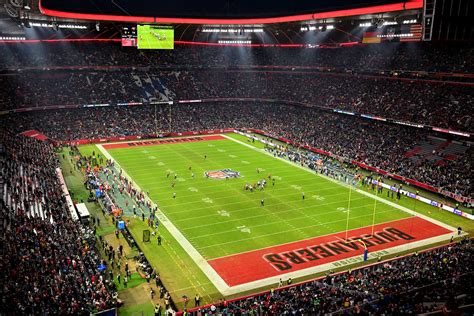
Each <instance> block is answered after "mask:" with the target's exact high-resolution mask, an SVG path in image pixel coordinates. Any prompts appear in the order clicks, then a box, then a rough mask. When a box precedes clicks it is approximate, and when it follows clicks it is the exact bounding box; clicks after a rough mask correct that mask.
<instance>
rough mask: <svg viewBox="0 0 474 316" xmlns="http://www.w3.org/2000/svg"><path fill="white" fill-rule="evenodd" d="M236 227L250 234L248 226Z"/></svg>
mask: <svg viewBox="0 0 474 316" xmlns="http://www.w3.org/2000/svg"><path fill="white" fill-rule="evenodd" d="M236 228H237V229H238V230H240V231H241V232H242V233H246V234H250V228H248V227H246V226H245V225H242V226H237V227H236Z"/></svg>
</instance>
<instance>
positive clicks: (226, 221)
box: [175, 204, 393, 238]
mask: <svg viewBox="0 0 474 316" xmlns="http://www.w3.org/2000/svg"><path fill="white" fill-rule="evenodd" d="M367 206H371V204H366V205H360V206H356V207H351V211H352V210H354V209H359V208H363V207H367ZM308 208H311V206H308V207H301V208H296V209H291V210H286V211H281V212H274V213H275V214H283V213H294V212H297V211H301V210H302V209H308ZM245 210H249V209H245ZM391 211H392V212H393V210H391ZM341 212H342V211H337V210H336V211H330V212H323V213H317V214H315V215H305V216H299V217H292V218H291V219H285V221H293V220H299V219H302V218H304V217H307V218H310V219H312V220H314V218H316V217H320V216H321V215H327V214H340V213H341ZM233 213H234V212H232V214H233ZM371 215H372V213H371ZM209 216H216V214H212V215H209ZM264 216H267V215H266V214H261V215H255V216H248V217H240V218H237V219H232V220H223V221H219V222H214V223H210V224H205V225H198V226H192V227H188V228H184V229H182V230H183V231H187V230H194V229H197V228H204V227H209V226H213V225H222V224H227V223H232V222H235V221H238V220H249V219H254V218H259V217H264ZM206 217H207V216H206ZM344 218H345V215H344ZM193 219H195V218H193ZM186 220H189V219H186ZM181 221H182V220H181ZM175 222H177V221H175ZM270 224H271V223H267V224H265V225H270ZM272 224H274V223H272ZM265 225H254V226H249V227H250V228H251V227H260V226H265ZM196 237H197V238H199V237H200V236H196Z"/></svg>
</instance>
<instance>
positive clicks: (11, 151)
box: [0, 129, 115, 315]
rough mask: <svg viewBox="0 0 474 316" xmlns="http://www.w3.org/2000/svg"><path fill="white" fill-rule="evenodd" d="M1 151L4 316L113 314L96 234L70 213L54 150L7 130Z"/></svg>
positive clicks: (1, 290) (1, 292)
mask: <svg viewBox="0 0 474 316" xmlns="http://www.w3.org/2000/svg"><path fill="white" fill-rule="evenodd" d="M0 143H1V144H2V145H3V148H5V154H4V155H3V156H2V157H1V158H0V169H1V170H2V172H1V175H2V177H1V181H0V184H1V190H0V193H1V195H0V217H1V219H2V226H1V227H2V229H1V235H0V238H1V243H2V247H3V249H2V260H1V263H0V266H1V268H2V271H3V273H2V274H1V276H0V283H1V284H2V286H1V288H0V296H1V297H2V304H0V306H1V307H0V313H2V314H5V315H44V314H50V315H66V314H67V315H73V314H74V315H78V314H82V315H83V314H89V312H97V311H101V310H105V309H108V308H110V307H113V306H115V301H114V299H113V297H112V294H111V292H110V291H109V289H108V286H107V281H106V280H105V278H104V276H103V275H101V274H100V273H99V271H98V270H97V267H98V265H99V263H100V256H99V254H98V252H97V251H96V249H95V246H94V244H95V238H94V237H93V232H92V230H90V229H88V228H82V227H81V226H80V225H79V224H78V223H77V222H75V221H73V220H72V219H71V217H70V215H69V213H68V211H67V207H66V204H65V200H64V197H63V195H62V192H61V188H60V185H59V181H58V178H57V176H56V173H55V168H56V167H57V166H58V162H57V158H56V156H55V153H54V150H53V148H52V146H50V145H48V144H45V143H42V142H39V141H37V140H34V139H32V138H27V137H22V136H20V137H18V136H15V135H13V134H10V133H9V132H8V131H5V130H3V129H2V133H1V138H0ZM6 302H8V304H6Z"/></svg>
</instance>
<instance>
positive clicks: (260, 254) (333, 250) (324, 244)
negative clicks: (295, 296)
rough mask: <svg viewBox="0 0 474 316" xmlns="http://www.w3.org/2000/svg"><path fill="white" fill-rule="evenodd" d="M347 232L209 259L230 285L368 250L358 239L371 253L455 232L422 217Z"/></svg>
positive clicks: (351, 255)
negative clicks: (346, 236)
mask: <svg viewBox="0 0 474 316" xmlns="http://www.w3.org/2000/svg"><path fill="white" fill-rule="evenodd" d="M371 233H372V227H364V228H358V229H354V230H350V231H349V234H348V237H349V238H348V239H349V240H350V242H345V240H344V239H345V232H340V233H337V234H331V235H326V236H321V237H316V238H311V239H307V240H302V241H297V242H292V243H289V244H284V245H280V246H275V247H271V248H264V249H259V250H255V251H250V252H245V253H241V254H236V255H231V256H227V257H222V258H217V259H214V260H211V261H209V264H210V265H211V266H212V267H213V268H214V270H216V272H217V273H218V274H219V275H220V276H221V277H222V279H223V280H224V281H225V282H226V283H227V285H229V286H235V285H240V284H244V283H248V282H252V281H257V280H261V279H265V278H268V277H273V276H277V275H280V274H285V273H289V272H294V271H298V270H302V269H306V268H310V267H314V266H318V265H321V264H325V263H331V262H335V261H339V260H342V259H347V258H350V257H354V256H360V255H362V254H363V253H364V247H363V245H362V243H361V242H358V241H356V240H357V239H363V240H364V242H365V244H366V246H367V248H368V250H369V253H370V252H373V251H380V250H384V249H388V248H392V247H395V246H400V245H404V244H408V243H412V242H415V241H420V240H423V239H427V238H431V237H436V236H439V235H444V234H448V233H451V231H450V230H448V229H446V228H444V227H441V226H438V225H436V224H433V223H431V222H429V221H427V220H424V219H421V218H419V217H411V218H406V219H402V220H397V221H393V222H388V223H384V224H379V225H375V229H374V236H372V237H370V234H371Z"/></svg>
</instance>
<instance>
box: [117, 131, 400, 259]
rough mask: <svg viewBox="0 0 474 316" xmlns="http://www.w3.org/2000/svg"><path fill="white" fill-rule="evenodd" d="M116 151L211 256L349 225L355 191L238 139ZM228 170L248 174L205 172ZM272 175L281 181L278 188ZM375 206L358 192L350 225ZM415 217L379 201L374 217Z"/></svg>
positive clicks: (363, 221)
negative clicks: (259, 186) (263, 183)
mask: <svg viewBox="0 0 474 316" xmlns="http://www.w3.org/2000/svg"><path fill="white" fill-rule="evenodd" d="M109 153H110V154H111V155H112V157H113V158H114V159H115V160H116V161H117V162H118V163H119V164H120V165H121V167H122V168H124V170H125V171H126V172H127V173H128V174H129V176H131V177H132V178H133V179H134V180H135V181H136V183H137V184H138V185H139V186H140V187H141V188H142V189H143V190H144V191H146V192H149V196H150V198H151V199H152V200H153V201H155V202H157V203H158V205H159V207H160V209H161V210H162V211H163V212H164V213H165V214H166V215H167V216H168V218H169V219H170V220H171V221H172V222H173V223H174V224H175V225H176V226H177V227H178V229H179V230H180V231H181V232H182V233H183V234H184V235H185V236H186V238H187V239H188V240H189V241H190V242H191V243H192V244H193V246H194V247H195V248H196V249H197V250H198V251H199V252H200V253H201V254H202V255H203V256H204V257H205V258H206V259H212V258H217V257H221V256H225V255H230V254H235V253H239V252H243V251H249V250H254V249H259V248H263V247H268V246H273V245H278V244H282V243H287V242H292V241H297V240H301V239H306V238H311V237H316V236H320V235H325V234H330V233H335V232H340V231H344V230H345V229H346V219H347V208H348V204H349V203H348V200H349V189H348V188H346V187H344V186H341V185H340V184H337V183H334V182H331V181H329V180H327V179H326V178H324V177H321V176H318V175H316V174H314V173H310V172H307V171H305V170H302V169H300V168H297V167H296V166H295V165H291V164H288V163H287V162H285V161H282V160H279V159H276V158H274V157H271V156H269V155H266V154H264V153H263V152H261V151H256V150H254V149H251V148H248V147H246V146H243V145H242V144H239V143H237V142H234V141H231V140H218V141H207V142H198V143H177V144H170V145H158V146H145V147H132V148H120V149H110V150H109ZM204 155H207V159H204ZM189 167H191V168H192V169H191V171H190V170H189ZM226 168H230V169H232V170H235V171H239V172H240V173H241V177H240V178H238V179H228V180H215V179H208V178H206V177H204V172H205V171H209V170H220V169H226ZM257 168H260V170H261V171H260V173H257ZM168 171H170V172H171V175H170V177H169V178H168V177H167V172H168ZM192 172H194V173H195V178H192V176H191V173H192ZM175 173H176V174H177V179H176V181H175V180H174V179H173V175H174V174H175ZM268 175H272V177H274V178H276V179H277V180H276V184H275V186H272V184H271V181H268ZM263 178H266V179H267V181H268V184H267V188H266V189H265V190H263V191H260V190H257V191H255V192H249V191H245V190H244V186H245V184H246V183H256V182H257V181H258V180H260V179H263ZM173 182H175V183H176V185H175V187H174V188H172V186H171V184H172V183H173ZM173 192H176V194H177V197H176V199H173V197H172V195H173ZM302 192H304V193H305V200H304V201H303V199H302ZM261 199H264V201H265V206H263V207H262V206H261V205H260V201H261ZM373 209H374V200H373V199H371V198H370V197H366V196H364V195H362V194H359V193H357V192H355V191H352V197H351V205H350V210H351V211H350V221H349V229H352V228H358V227H362V226H369V225H371V224H372V218H373ZM408 216H409V215H408V214H407V213H404V212H402V211H399V210H398V209H395V208H393V207H391V206H388V205H386V204H382V203H378V204H377V206H376V215H375V222H376V223H382V222H388V221H392V220H397V219H401V218H405V217H408Z"/></svg>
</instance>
